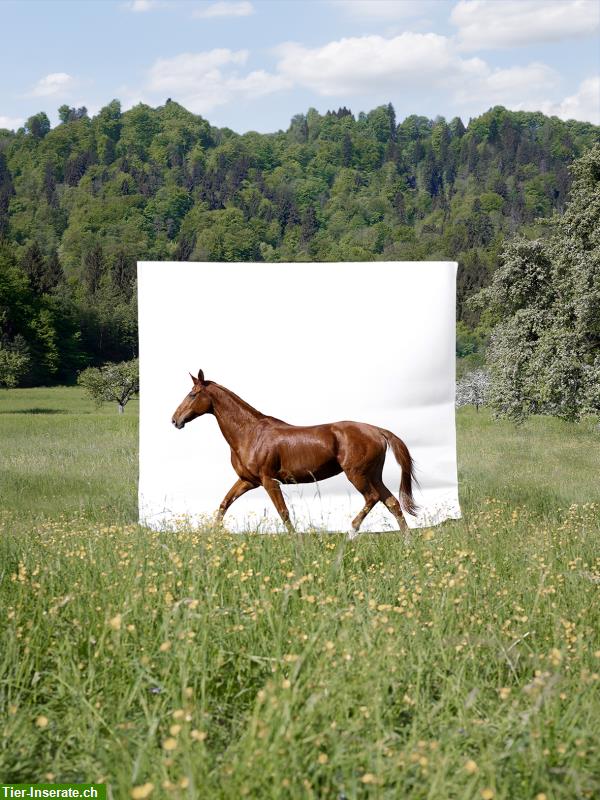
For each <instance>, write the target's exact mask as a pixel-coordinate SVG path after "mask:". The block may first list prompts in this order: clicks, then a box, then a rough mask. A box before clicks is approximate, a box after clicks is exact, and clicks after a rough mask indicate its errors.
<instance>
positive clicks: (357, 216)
mask: <svg viewBox="0 0 600 800" xmlns="http://www.w3.org/2000/svg"><path fill="white" fill-rule="evenodd" d="M60 118H61V123H60V124H59V125H57V126H56V127H55V128H53V129H51V127H50V123H49V120H48V117H47V116H46V114H45V113H43V112H42V113H40V114H37V115H35V116H34V117H31V118H30V119H29V120H28V121H27V123H26V126H25V127H24V128H22V129H20V130H19V131H17V132H16V133H13V132H11V131H6V130H4V131H2V130H0V345H2V344H3V345H4V346H5V347H15V348H17V347H18V348H22V349H23V350H26V351H27V352H28V353H29V355H30V363H31V367H30V370H29V374H28V375H27V376H26V379H25V381H26V382H27V383H29V384H32V383H51V382H65V381H71V380H73V379H74V377H75V375H76V373H77V371H78V370H80V369H82V368H83V367H85V366H87V365H89V364H99V363H102V362H104V361H109V360H122V359H128V358H132V357H133V356H134V355H136V349H137V326H136V307H135V264H136V261H137V260H186V261H188V260H190V261H206V260H209V261H247V260H248V261H250V260H251V261H260V260H264V261H331V260H336V261H337V260H341V261H368V260H421V259H437V260H441V259H452V260H457V261H458V262H459V264H460V269H459V286H458V313H459V319H460V320H461V321H462V323H461V325H460V328H459V330H460V332H461V335H462V337H463V340H464V341H465V342H466V343H467V344H466V347H467V349H468V347H469V346H471V345H472V340H475V339H476V335H472V334H470V333H469V330H471V329H472V328H473V327H474V326H475V325H476V324H477V322H478V318H477V317H476V316H475V312H474V311H472V310H470V309H469V307H468V306H467V305H466V304H465V300H466V298H467V297H469V296H470V295H471V294H473V293H474V292H477V291H478V290H479V289H480V288H481V287H483V286H486V285H488V284H489V282H490V279H491V275H492V273H493V271H494V269H495V267H496V264H497V258H498V253H499V251H500V249H501V247H502V245H503V243H504V241H505V240H506V239H507V238H510V237H512V236H513V235H515V234H516V233H520V234H521V235H524V236H526V237H528V238H533V237H537V236H540V235H542V236H543V235H544V229H545V225H544V220H546V219H547V218H549V217H550V216H552V215H553V213H554V212H558V213H562V212H563V210H564V207H565V204H566V201H567V197H568V192H569V187H570V174H569V165H570V163H571V162H572V161H573V160H574V159H576V158H577V157H579V156H580V155H581V154H582V153H583V152H585V151H586V150H587V149H588V148H589V147H590V146H592V145H593V143H594V142H596V141H599V140H600V129H599V128H598V127H596V126H593V125H591V124H588V123H582V122H575V121H569V122H563V121H561V120H559V119H557V118H555V117H552V118H548V117H545V116H544V115H543V114H541V113H526V112H509V111H507V110H506V109H504V108H501V107H497V108H493V109H491V110H490V111H489V112H487V113H486V114H483V115H482V116H481V117H478V118H477V119H474V120H471V121H470V122H469V124H468V126H467V127H465V125H464V124H463V122H462V121H461V120H460V119H459V118H455V119H453V120H452V121H450V122H447V121H446V120H444V119H442V118H437V119H436V120H429V119H426V118H424V117H418V116H411V117H408V118H407V119H405V120H404V121H403V122H401V123H399V124H398V123H397V120H396V118H395V113H394V109H393V107H392V106H391V105H388V106H380V107H378V108H376V109H374V110H373V111H371V112H370V113H367V114H364V113H361V114H360V115H359V116H358V117H357V118H356V117H355V116H354V115H353V114H352V113H351V112H350V111H349V110H348V109H345V108H342V109H339V110H338V111H334V112H328V113H327V114H325V115H320V114H319V113H318V112H316V111H315V110H314V109H311V110H309V112H308V113H307V114H306V115H305V114H298V115H297V116H295V117H294V118H293V119H292V121H291V124H290V126H289V128H288V130H287V131H279V132H277V133H273V134H259V133H246V134H243V135H239V134H236V133H234V132H233V131H231V130H229V129H218V128H215V127H213V126H211V125H210V124H209V123H208V122H207V121H206V120H204V119H203V118H202V117H199V116H197V115H194V114H191V113H189V112H188V111H186V110H185V109H184V108H183V107H181V106H180V105H178V104H177V103H175V102H171V101H167V102H166V103H165V105H163V106H161V107H159V108H156V109H153V108H150V107H149V106H145V105H138V106H136V107H135V108H132V109H131V110H130V111H127V112H125V113H122V112H121V107H120V104H119V102H118V101H117V100H114V101H113V102H111V103H110V104H109V105H107V106H106V107H104V108H103V109H101V111H100V112H99V113H98V114H97V115H96V116H95V117H93V118H89V117H88V115H87V112H86V111H85V109H83V108H82V109H74V108H68V107H67V106H63V107H61V109H60ZM459 341H460V337H459ZM459 346H460V345H459Z"/></svg>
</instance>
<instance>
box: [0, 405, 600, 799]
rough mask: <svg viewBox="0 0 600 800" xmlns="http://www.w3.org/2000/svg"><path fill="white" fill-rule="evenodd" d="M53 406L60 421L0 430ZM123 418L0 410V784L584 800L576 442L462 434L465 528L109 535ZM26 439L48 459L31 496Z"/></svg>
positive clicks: (466, 423) (475, 422)
mask: <svg viewBox="0 0 600 800" xmlns="http://www.w3.org/2000/svg"><path fill="white" fill-rule="evenodd" d="M54 402H55V405H56V407H57V408H59V410H60V407H61V406H62V407H67V406H68V408H67V410H68V414H65V415H62V414H48V415H47V417H48V418H47V419H45V420H42V417H43V416H44V414H33V415H28V414H27V415H19V414H6V415H4V414H2V411H3V410H5V409H7V408H8V409H9V410H10V409H13V410H14V409H15V408H17V407H18V406H19V404H22V405H23V406H24V407H30V408H33V407H39V408H54V407H55V405H53V403H54ZM69 404H70V406H69ZM130 409H131V407H130V406H128V408H127V412H126V414H125V415H124V416H123V417H122V418H119V417H118V415H117V414H116V413H115V412H114V411H113V410H112V409H106V410H105V411H102V412H101V413H97V412H96V411H95V410H94V408H93V407H92V406H90V407H88V406H86V405H85V403H84V402H83V401H82V399H81V397H80V396H78V395H77V394H76V391H75V390H56V393H55V394H52V392H50V394H49V395H48V397H46V399H42V397H41V396H40V395H36V398H35V401H34V400H33V399H29V398H27V397H26V396H25V393H9V394H7V395H5V399H4V402H3V403H2V405H0V426H1V428H0V430H1V432H2V433H4V431H5V430H6V431H9V434H10V436H11V442H12V444H11V447H10V448H9V450H4V448H3V452H2V458H3V460H4V464H3V470H4V469H5V470H6V472H7V473H8V481H7V485H8V488H9V491H10V492H11V493H12V494H10V497H11V498H13V499H16V500H18V502H17V504H16V505H15V506H12V507H5V508H4V510H3V516H2V533H1V536H0V548H1V550H0V637H1V639H0V712H1V714H2V719H1V721H0V727H1V729H2V732H3V737H2V745H1V748H0V779H1V780H4V781H13V782H17V781H23V782H25V781H45V780H51V781H57V782H58V781H63V782H69V781H73V782H75V781H80V782H86V781H98V782H106V783H107V784H108V787H109V794H110V796H111V797H113V798H122V797H123V798H124V797H129V796H133V797H144V796H149V797H152V798H162V797H190V798H238V797H250V798H340V799H341V798H344V797H345V798H348V799H350V798H362V797H372V798H404V797H410V798H423V799H425V798H428V799H430V800H431V799H433V798H440V800H441V799H442V798H461V799H462V798H483V799H484V800H485V798H506V800H509V799H510V800H515V799H517V800H520V798H538V800H543V798H544V797H545V798H547V800H554V799H555V798H577V797H582V798H588V797H589V798H593V797H597V796H598V795H600V758H599V753H598V748H597V728H598V721H599V719H600V693H599V691H598V689H599V684H600V637H599V631H600V625H599V622H600V619H599V617H600V613H599V609H600V605H599V603H598V593H599V587H600V558H599V557H598V555H599V554H598V544H597V543H598V537H599V534H600V519H599V516H600V515H599V509H600V504H599V500H600V498H599V496H598V495H599V489H598V485H597V482H596V481H595V478H594V476H593V474H590V470H591V469H592V468H593V467H594V465H595V466H596V468H597V466H598V462H597V459H598V455H597V452H596V448H597V445H598V434H597V432H596V430H595V428H594V426H593V423H592V422H591V421H590V422H589V424H587V426H586V425H583V426H566V427H564V426H561V425H560V424H558V423H555V422H553V421H549V420H536V421H533V422H532V423H530V424H528V425H527V426H525V427H522V428H521V429H514V428H513V427H512V426H504V425H501V426H499V427H498V425H497V424H494V423H492V422H491V421H490V419H489V417H488V416H487V415H486V414H484V413H481V412H480V413H479V414H476V413H475V412H472V413H471V412H467V413H461V415H460V417H459V441H460V445H461V459H460V460H461V476H462V482H463V485H464V487H465V488H466V494H465V495H464V496H463V505H464V510H465V518H464V520H462V521H458V522H449V523H446V524H444V525H442V526H438V527H436V528H432V529H427V530H421V531H419V532H415V533H413V534H412V535H411V538H410V540H409V541H408V542H405V541H404V539H402V538H400V537H398V536H396V535H394V534H389V533H388V534H382V535H378V536H376V535H365V536H361V537H359V538H358V539H357V540H354V541H352V542H348V541H347V540H346V539H345V538H344V537H343V536H339V535H328V536H316V535H315V536H311V535H304V536H287V535H285V536H283V535H282V536H273V537H271V536H252V535H249V536H240V535H237V536H231V535H228V534H226V533H225V532H223V531H217V530H210V529H206V530H195V531H192V530H180V531H178V532H175V533H171V534H160V533H153V532H149V531H147V530H144V529H142V528H140V527H138V526H137V525H136V524H135V523H133V522H132V521H131V517H130V519H129V521H127V513H128V511H127V510H128V509H130V510H132V509H133V507H134V503H133V497H134V493H135V470H134V468H133V464H134V463H135V419H134V414H130ZM128 415H129V416H128ZM87 417H89V419H87ZM38 419H39V427H38V428H35V427H34V429H33V430H34V434H35V438H36V439H37V445H38V446H39V447H41V446H42V445H43V443H44V442H45V441H47V442H48V443H49V444H50V445H51V447H52V448H53V453H54V459H48V458H47V457H46V455H45V454H44V453H43V452H40V459H41V460H45V469H44V470H43V471H42V470H40V471H39V472H36V460H35V455H34V453H35V447H33V445H32V443H31V442H30V441H29V439H28V436H29V435H28V431H29V424H30V422H31V421H32V420H34V424H35V423H37V422H38ZM54 421H56V422H55V424H56V427H53V424H54ZM19 426H21V428H20V434H19V432H18V431H19ZM94 432H95V433H94ZM44 437H47V438H44ZM3 441H4V439H3ZM575 441H576V442H577V446H576V447H575V446H573V443H574V442H575ZM92 442H96V445H94V446H92ZM64 453H71V454H72V462H71V465H70V467H69V468H68V469H67V468H66V467H65V466H64V465H62V464H61V458H62V456H63V454H64ZM132 453H133V456H132V455H131V454H132ZM565 453H566V454H567V455H566V456H565ZM127 465H129V466H127ZM495 465H496V466H495ZM108 467H112V473H111V474H112V475H113V476H114V477H113V478H112V480H111V479H110V478H108V479H107V477H106V469H107V468H108ZM77 470H80V471H82V472H83V473H84V474H86V475H87V481H88V483H89V501H87V500H86V502H84V503H80V502H79V504H78V490H77V486H76V484H72V483H70V482H69V476H71V477H73V476H75V474H76V472H77ZM20 472H21V473H22V474H23V475H24V476H29V483H28V484H27V487H28V488H27V489H26V490H24V491H23V492H21V493H19V492H18V491H17V489H16V486H17V485H18V481H19V478H18V476H19V473H20ZM4 474H5V473H4V472H3V480H4ZM61 482H62V483H63V484H64V486H65V492H64V494H61V491H60V486H61ZM0 491H2V494H3V496H4V488H3V487H2V489H0ZM118 498H120V499H118ZM111 503H113V504H114V505H115V507H116V508H115V512H114V513H113V511H112V510H111V509H110V505H111ZM102 509H104V510H102Z"/></svg>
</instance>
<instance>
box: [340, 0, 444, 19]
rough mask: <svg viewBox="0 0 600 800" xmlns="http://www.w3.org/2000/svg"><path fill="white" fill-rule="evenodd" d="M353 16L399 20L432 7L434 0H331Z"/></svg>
mask: <svg viewBox="0 0 600 800" xmlns="http://www.w3.org/2000/svg"><path fill="white" fill-rule="evenodd" d="M331 2H332V4H333V5H334V6H337V7H338V8H341V9H342V10H343V11H345V12H346V13H348V14H350V15H351V16H353V17H367V18H368V19H376V20H399V19H406V18H407V17H414V16H417V15H420V14H423V12H425V11H427V10H428V8H431V7H433V5H434V0H331Z"/></svg>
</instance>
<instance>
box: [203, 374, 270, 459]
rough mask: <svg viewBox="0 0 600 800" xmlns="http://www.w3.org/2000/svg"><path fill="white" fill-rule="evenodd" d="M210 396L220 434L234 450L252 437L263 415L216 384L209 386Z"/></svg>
mask: <svg viewBox="0 0 600 800" xmlns="http://www.w3.org/2000/svg"><path fill="white" fill-rule="evenodd" d="M210 396H211V398H212V401H213V414H214V415H215V417H216V418H217V422H218V424H219V428H220V429H221V433H222V434H223V436H224V437H225V439H226V440H227V443H228V444H229V446H230V447H232V448H233V449H234V450H235V449H237V447H238V446H239V445H240V444H241V443H242V442H243V441H244V440H245V439H247V437H248V436H251V435H252V433H253V431H254V427H255V425H256V423H257V421H258V420H259V419H264V416H265V415H264V414H261V412H260V411H258V410H257V409H256V408H253V407H252V406H251V405H250V403H247V402H246V401H245V400H242V398H241V397H238V396H237V394H234V393H233V392H231V391H230V390H229V389H226V388H225V387H224V386H219V384H218V383H213V384H211V385H210Z"/></svg>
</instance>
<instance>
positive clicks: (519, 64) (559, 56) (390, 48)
mask: <svg viewBox="0 0 600 800" xmlns="http://www.w3.org/2000/svg"><path fill="white" fill-rule="evenodd" d="M0 10H1V12H2V13H1V17H2V28H3V36H2V48H1V49H0V74H1V75H2V80H1V82H0V128H1V127H8V128H15V129H16V128H18V127H19V126H20V125H22V124H23V122H24V120H26V119H27V118H28V117H29V116H31V115H32V114H34V113H37V112H38V111H45V112H46V113H47V114H48V116H49V117H50V120H51V122H52V124H56V122H57V121H58V114H57V109H58V107H59V106H61V105H62V104H64V103H66V104H68V105H69V106H75V107H80V106H83V105H84V106H86V107H87V109H88V111H89V113H90V114H95V113H97V111H98V110H99V109H100V108H101V107H102V106H103V105H105V104H106V103H108V102H110V101H111V100H112V99H113V98H115V97H116V98H118V99H119V100H120V101H121V103H122V107H123V109H124V110H125V109H127V108H130V107H131V106H133V105H135V104H137V103H139V102H144V103H148V104H149V105H152V106H156V105H162V104H163V103H164V102H165V100H166V99H167V98H171V99H172V100H176V101H178V102H179V103H181V104H182V105H183V106H185V107H186V108H187V109H189V110H190V111H192V112H194V113H197V114H201V115H202V116H203V117H205V118H206V119H208V120H209V121H210V122H211V123H212V124H213V125H217V126H219V127H223V126H227V127H229V128H232V129H233V130H235V131H238V132H239V133H243V132H245V131H248V130H255V131H260V132H270V131H277V130H280V129H283V130H285V129H286V128H287V127H288V125H289V122H290V119H291V118H292V117H293V116H294V115H295V114H298V113H306V111H307V110H308V109H309V108H311V107H312V108H316V109H317V110H318V111H320V112H322V113H323V112H325V111H327V110H329V109H337V108H339V107H340V106H346V107H348V108H350V109H351V110H352V112H353V113H354V114H358V113H359V112H360V111H370V110H371V109H373V108H375V107H376V106H378V105H381V104H383V103H389V102H391V103H392V104H393V105H394V108H395V109H396V116H397V118H398V121H401V120H402V119H404V118H405V117H407V116H409V115H410V114H419V115H422V116H426V117H429V118H435V117H436V116H438V115H441V116H444V117H446V118H447V119H448V120H449V119H451V118H452V117H455V116H460V117H461V118H462V119H463V121H464V122H465V123H466V122H467V121H468V120H469V118H471V117H475V116H478V115H479V114H481V113H483V112H484V111H486V110H487V109H489V108H490V107H492V106H494V105H503V106H505V107H506V108H509V109H512V110H524V111H543V112H544V113H546V114H551V115H556V116H558V117H560V118H562V119H577V120H583V121H589V122H594V123H596V124H600V0H303V2H299V1H297V0H115V2H113V1H112V0H98V1H96V0H86V2H77V0H71V1H69V0H66V1H61V2H59V1H58V0H57V1H55V0H41V1H40V0H0Z"/></svg>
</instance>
